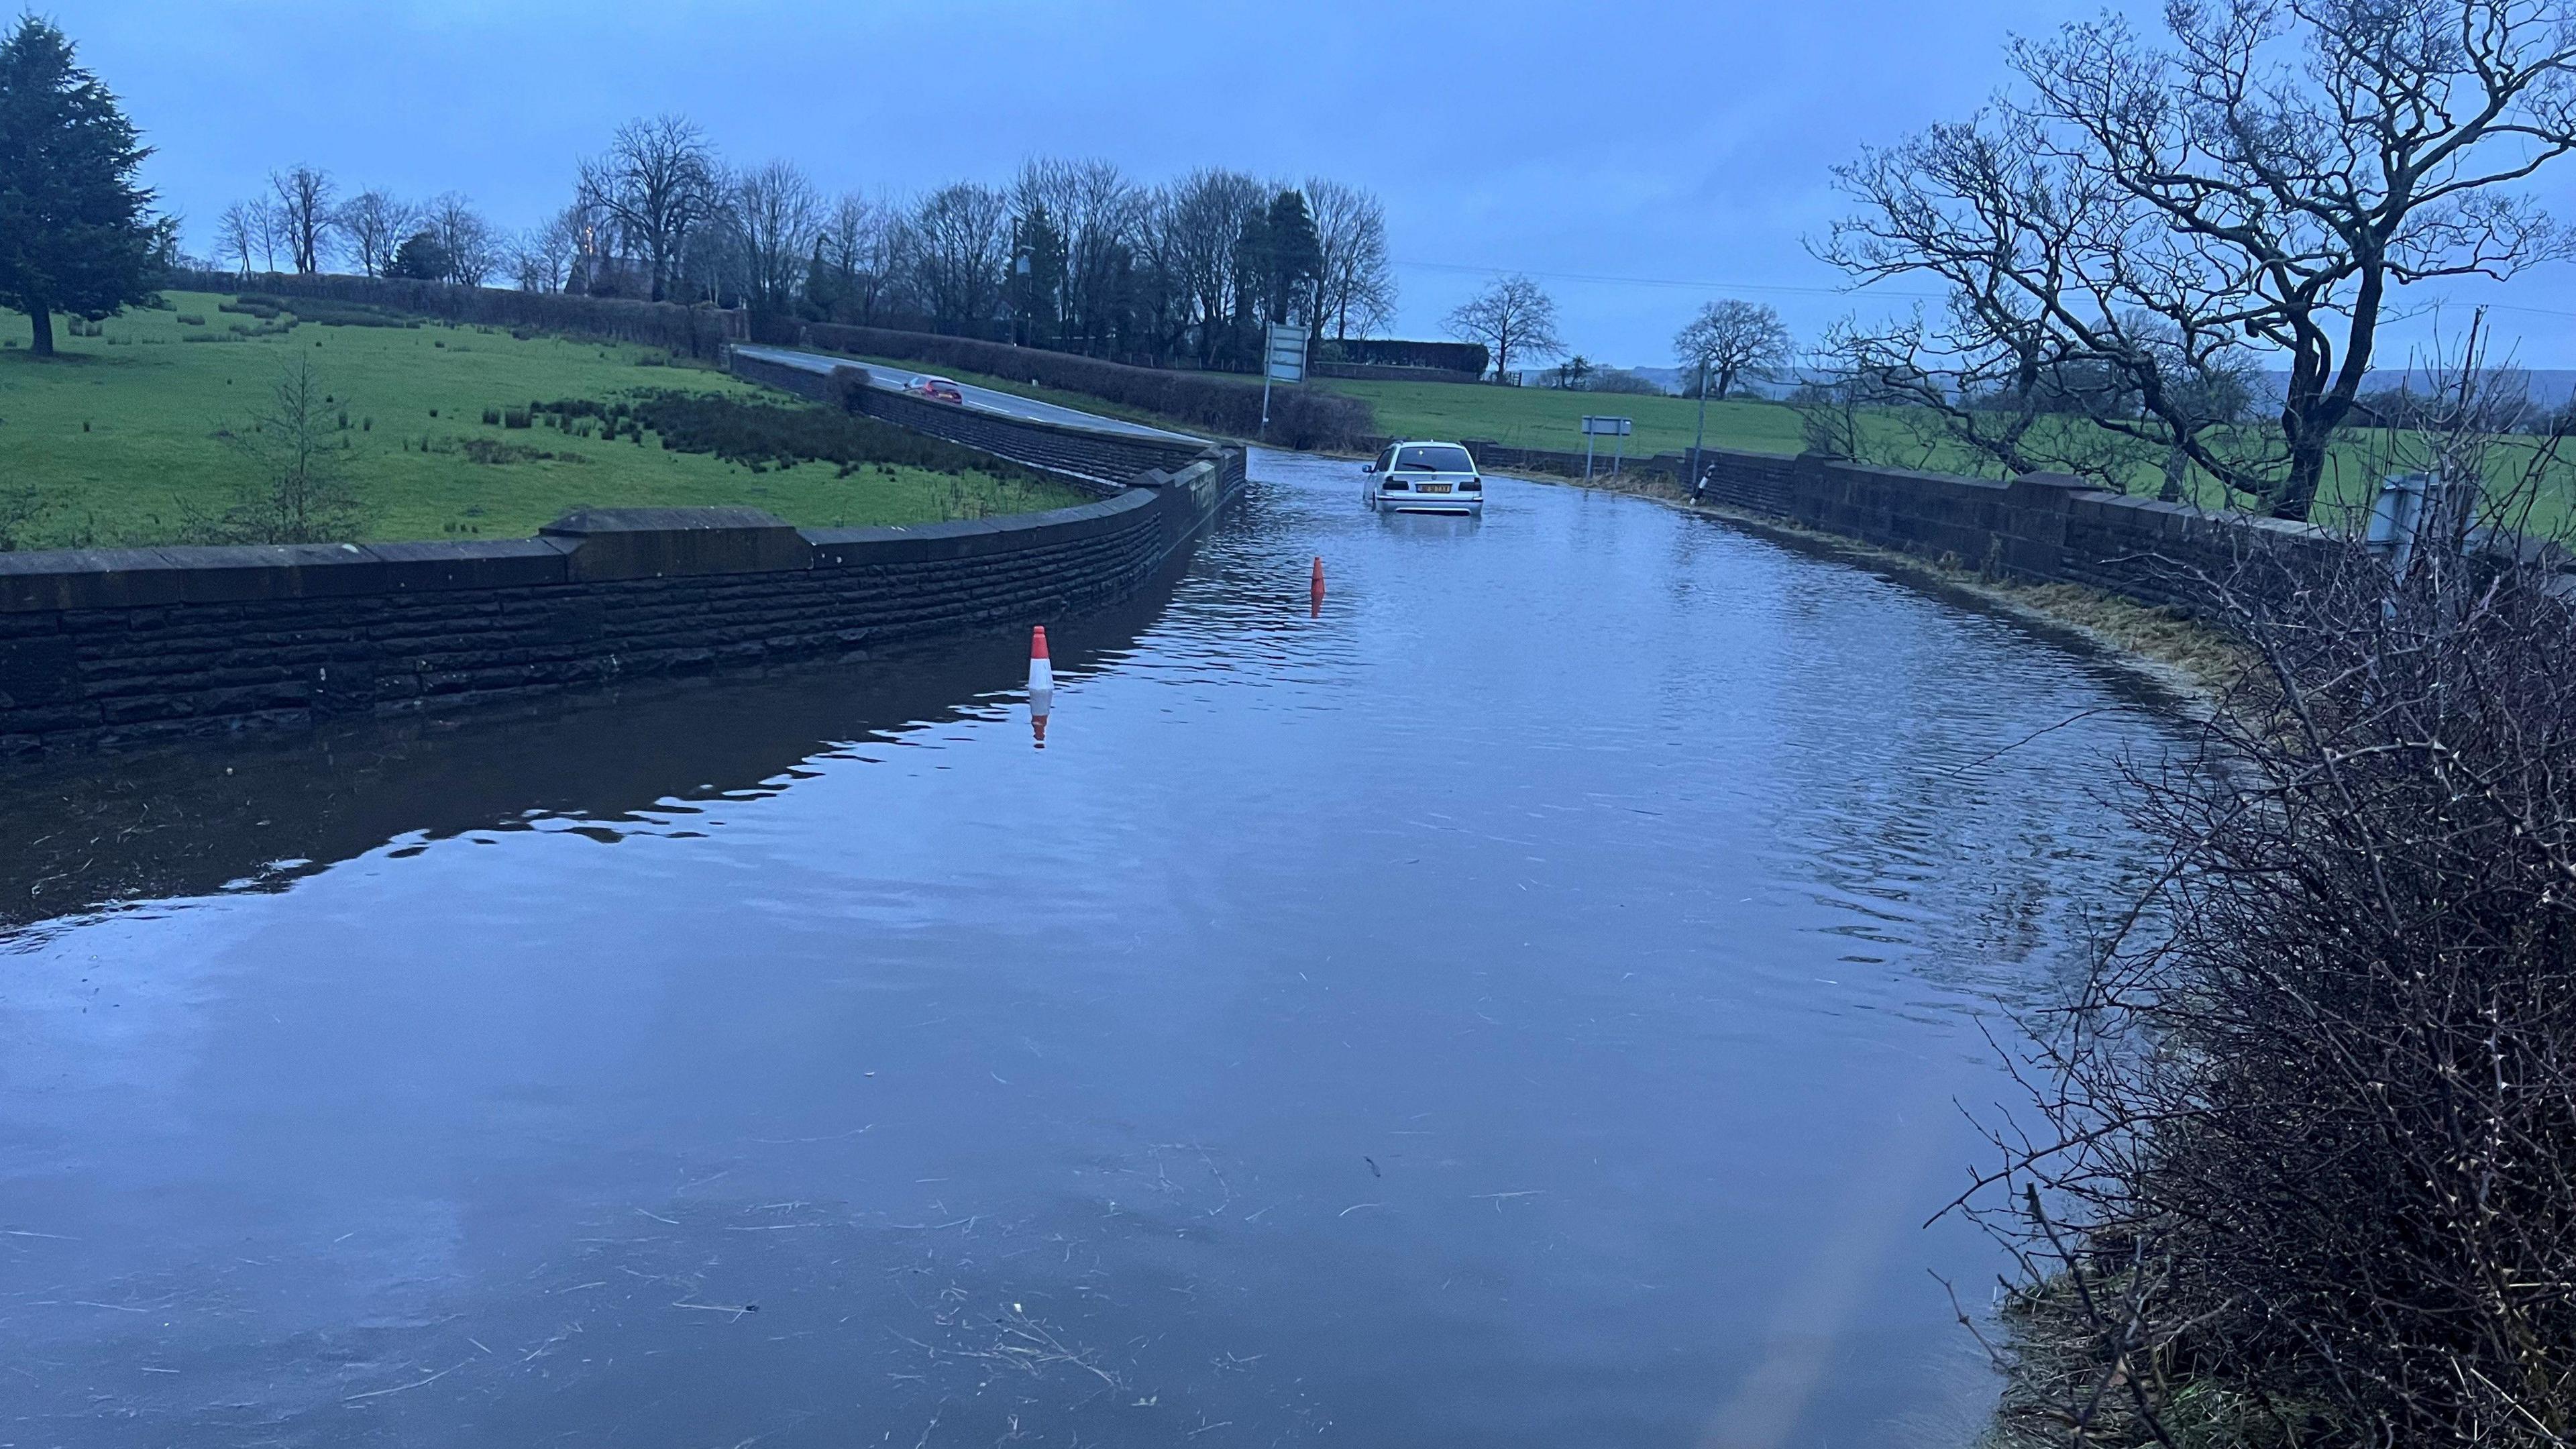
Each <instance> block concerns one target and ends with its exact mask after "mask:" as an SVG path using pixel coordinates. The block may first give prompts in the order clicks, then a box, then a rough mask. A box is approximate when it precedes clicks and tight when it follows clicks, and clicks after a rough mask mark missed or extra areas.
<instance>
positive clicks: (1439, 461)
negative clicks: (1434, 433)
mask: <svg viewBox="0 0 2576 1449" xmlns="http://www.w3.org/2000/svg"><path fill="white" fill-rule="evenodd" d="M1395 466H1396V467H1397V468H1398V469H1400V470H1404V471H1419V472H1424V473H1473V472H1475V471H1476V460H1475V459H1473V458H1470V457H1468V456H1467V450H1466V449H1464V448H1451V447H1429V446H1422V447H1412V448H1398V449H1396V450H1395Z"/></svg>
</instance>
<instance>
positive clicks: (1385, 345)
mask: <svg viewBox="0 0 2576 1449" xmlns="http://www.w3.org/2000/svg"><path fill="white" fill-rule="evenodd" d="M1315 352H1316V360H1317V361H1319V362H1347V363H1351V364H1353V365H1354V366H1360V367H1433V368H1439V369H1441V370H1443V371H1446V372H1471V373H1474V374H1475V375H1476V376H1478V377H1482V376H1484V375H1485V369H1487V368H1489V367H1491V366H1493V365H1494V357H1493V354H1492V353H1490V352H1487V351H1486V350H1485V344H1483V343H1481V342H1412V341H1407V340H1406V339H1404V338H1401V337H1366V338H1362V337H1353V338H1346V339H1344V340H1342V341H1338V342H1336V341H1333V340H1332V339H1330V338H1327V339H1326V340H1324V341H1322V342H1320V343H1317V344H1316V346H1315Z"/></svg>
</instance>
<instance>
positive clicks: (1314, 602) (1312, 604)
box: [1306, 554, 1324, 619]
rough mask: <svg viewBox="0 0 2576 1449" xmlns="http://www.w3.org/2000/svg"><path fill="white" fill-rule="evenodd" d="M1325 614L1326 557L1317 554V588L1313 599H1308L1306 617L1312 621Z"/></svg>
mask: <svg viewBox="0 0 2576 1449" xmlns="http://www.w3.org/2000/svg"><path fill="white" fill-rule="evenodd" d="M1323 612H1324V556H1323V555H1322V554H1317V555H1315V587H1314V591H1313V594H1312V596H1311V597H1309V598H1308V599H1307V601H1306V617H1307V618H1310V619H1312V618H1315V617H1316V616H1318V615H1320V614H1322V613H1323Z"/></svg>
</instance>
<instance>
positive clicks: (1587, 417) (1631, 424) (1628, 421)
mask: <svg viewBox="0 0 2576 1449" xmlns="http://www.w3.org/2000/svg"><path fill="white" fill-rule="evenodd" d="M1635 427H1636V420H1635V419H1633V418H1597V417H1594V416H1592V415H1591V414H1590V413H1586V414H1584V415H1583V481H1584V482H1586V483H1589V482H1591V481H1592V440H1593V439H1594V438H1596V437H1606V438H1610V439H1612V440H1613V441H1612V442H1611V444H1610V471H1611V472H1613V473H1616V472H1618V471H1619V464H1620V461H1621V460H1622V459H1624V458H1626V457H1627V456H1628V434H1629V433H1630V432H1631V431H1632V430H1634V428H1635Z"/></svg>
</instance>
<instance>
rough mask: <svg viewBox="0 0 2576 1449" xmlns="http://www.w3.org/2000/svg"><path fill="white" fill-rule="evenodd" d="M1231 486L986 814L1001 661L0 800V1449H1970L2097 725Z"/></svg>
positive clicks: (1067, 675) (968, 652) (1826, 619)
mask: <svg viewBox="0 0 2576 1449" xmlns="http://www.w3.org/2000/svg"><path fill="white" fill-rule="evenodd" d="M1253 476H1254V478H1255V480H1256V481H1255V483H1254V486H1253V489H1252V493H1251V496H1250V497H1249V498H1248V499H1247V500H1246V502H1245V503H1244V504H1243V505H1241V506H1240V507H1239V508H1238V509H1237V510H1236V511H1235V512H1233V513H1232V514H1231V515H1230V516H1229V517H1228V518H1227V519H1226V520H1225V521H1224V522H1223V523H1222V524H1221V525H1220V526H1219V528H1218V530H1217V531H1216V533H1215V534H1214V535H1213V536H1212V537H1211V539H1210V540H1209V541H1208V543H1207V544H1206V546H1205V547H1204V548H1203V549H1202V550H1201V551H1200V553H1199V554H1198V555H1197V557H1196V558H1195V559H1194V560H1192V561H1191V562H1190V563H1189V565H1188V566H1187V567H1186V569H1185V570H1184V571H1182V572H1181V573H1180V574H1179V575H1178V576H1177V577H1176V578H1175V579H1174V580H1172V581H1171V582H1170V583H1169V585H1168V587H1166V588H1163V589H1159V590H1157V591H1156V592H1155V593H1154V594H1153V595H1152V596H1151V597H1149V598H1146V599H1142V600H1139V601H1137V602H1136V603H1134V604H1133V605H1131V606H1128V607H1125V608H1122V609H1121V610H1118V611H1115V612H1112V613H1109V614H1104V615H1101V616H1097V617H1093V618H1088V619H1073V620H1050V621H1047V622H1049V624H1050V625H1051V628H1050V630H1049V632H1050V634H1051V636H1053V638H1054V639H1055V641H1056V646H1057V647H1056V651H1055V652H1056V656H1057V665H1058V673H1057V679H1058V687H1057V691H1056V705H1055V709H1056V712H1055V716H1054V719H1053V722H1052V726H1051V728H1050V730H1049V733H1048V740H1047V744H1046V748H1045V749H1043V750H1038V749H1035V748H1033V747H1032V742H1031V740H1030V732H1029V727H1028V723H1027V720H1026V717H1025V714H1024V713H1023V712H1022V711H1020V710H1019V709H1018V708H1017V707H1016V705H1015V695H1014V694H1013V693H1012V688H1013V685H1014V683H1015V682H1016V680H1017V679H1018V677H1019V675H1020V674H1021V672H1022V669H1023V662H1022V661H1023V660H1024V657H1025V650H1024V647H1023V644H1022V641H1021V640H1020V639H1018V638H1009V639H992V640H976V641H969V642H966V643H962V644H952V645H947V646H943V647H942V648H940V649H938V650H936V651H932V652H928V653H924V654H921V655H918V656H908V657H902V658H893V659H886V660H881V661H877V662H875V663H873V664H869V665H862V666H849V667H839V666H832V667H816V668H810V669H805V670H800V671H797V672H794V673H790V674H785V675H780V676H775V677H769V678H762V679H754V680H744V681H732V682H727V683H723V684H710V685H700V686H692V687H679V688H665V689H663V690H661V691H660V692H658V693H657V692H652V691H644V692H639V693H638V694H636V695H634V696H632V697H629V698H626V699H622V700H616V701H609V702H605V703H593V704H589V705H585V706H581V707H566V708H557V709H554V710H551V711H547V712H543V713H535V714H531V715H528V716H526V717H514V718H485V719H479V720H471V721H464V722H457V723H454V724H452V725H450V724H445V723H441V722H430V723H429V724H427V725H414V726H406V727H403V728H400V729H396V728H391V727H381V726H372V725H371V726H366V727H361V728H349V729H339V730H333V731H328V732H325V733H322V734H318V735H316V736H313V737H309V738H303V739H295V740H287V741H273V742H266V743H253V744H247V745H241V746H236V747H232V748H229V749H225V750H220V751H209V752H205V753H202V754H189V755H179V756H166V757H161V758H158V759H151V760H141V761H122V762H112V763H109V764H107V765H104V766H100V767H93V768H91V769H90V770H89V771H88V772H86V773H84V774H82V775H80V776H78V777H76V778H75V777H70V776H61V775H50V774H40V775H22V776H19V777H17V778H15V779H13V780H11V781H9V782H8V783H9V784H10V785H11V787H12V791H13V793H12V797H11V799H10V801H9V802H8V804H7V805H6V806H5V807H0V827H5V831H6V834H5V836H0V839H5V840H6V842H7V848H6V850H5V851H0V922H5V923H6V924H5V925H0V1445H7V1446H21V1449H36V1446H54V1445H67V1446H68V1445H77V1446H91V1445H103V1446H162V1445H175V1444H189V1445H270V1444H279V1445H297V1446H305V1445H314V1446H319V1445H350V1444H403V1445H413V1444H417V1445H437V1446H494V1449H501V1446H508V1449H522V1446H529V1445H538V1444H545V1445H599V1446H619V1449H632V1446H645V1449H660V1446H669V1449H736V1446H746V1445H751V1444H759V1445H763V1446H773V1449H787V1446H800V1445H816V1446H827V1445H828V1446H867V1445H879V1444H890V1445H895V1446H898V1449H922V1446H940V1445H960V1446H963V1445H973V1446H978V1449H981V1446H990V1445H996V1444H1013V1443H1017V1444H1025V1445H1058V1446H1071V1445H1075V1444H1097V1445H1103V1446H1162V1445H1169V1446H1189V1449H1219V1446H1241V1445H1271V1444H1290V1443H1305V1442H1310V1441H1312V1442H1330V1443H1343V1444H1358V1445H1383V1446H1471V1445H1472V1446H1479V1449H1491V1446H1519V1445H1528V1446H1539V1445H1547V1446H1562V1445H1578V1444H1579V1445H1587V1446H1592V1445H1607V1446H1628V1445H1639V1446H1644V1445H1656V1446H1665V1445H1669V1446H1700V1445H1712V1446H1728V1449H1737V1446H1767V1445H1792V1444H1794V1445H1858V1444H1898V1443H1927V1444H1952V1445H1957V1444H1964V1443H1965V1442H1966V1440H1967V1439H1968V1437H1969V1436H1970V1435H1971V1434H1972V1433H1973V1432H1974V1429H1975V1427H1976V1424H1977V1422H1978V1419H1979V1416H1980V1415H1981V1414H1982V1413H1983V1412H1984V1411H1985V1409H1986V1407H1987V1406H1988V1404H1989V1403H1990V1402H1991V1397H1992V1393H1993V1385H1992V1380H1991V1378H1990V1377H1989V1376H1988V1374H1987V1373H1986V1371H1985V1369H1984V1367H1983V1360H1982V1358H1981V1357H1980V1355H1979V1353H1978V1350H1977V1349H1976V1347H1975V1344H1974V1342H1973V1340H1971V1339H1970V1338H1969V1336H1968V1334H1967V1333H1966V1332H1965V1331H1964V1330H1963V1329H1961V1328H1960V1327H1959V1326H1958V1324H1957V1323H1956V1322H1955V1321H1954V1320H1953V1317H1952V1309H1951V1300H1950V1297H1949V1295H1948V1293H1947V1292H1945V1290H1944V1288H1943V1286H1942V1283H1941V1281H1939V1280H1940V1279H1942V1278H1946V1279H1948V1280H1949V1281H1951V1282H1952V1283H1953V1284H1955V1285H1956V1287H1957V1289H1958V1294H1959V1299H1960V1301H1961V1302H1963V1303H1966V1304H1968V1305H1969V1306H1970V1307H1971V1308H1972V1309H1976V1308H1981V1307H1982V1306H1983V1305H1985V1304H1986V1303H1987V1301H1988V1297H1989V1293H1988V1287H1989V1285H1990V1284H1991V1282H1992V1280H1993V1275H1994V1273H1995V1271H1996V1270H1997V1268H1998V1267H1999V1266H2000V1263H1999V1260H1998V1258H1997V1256H1996V1254H1995V1252H1994V1250H1993V1249H1992V1248H1991V1247H1990V1245H1988V1244H1987V1243H1986V1242H1985V1241H1984V1240H1983V1239H1981V1238H1980V1237H1979V1236H1978V1235H1977V1234H1976V1233H1975V1232H1974V1231H1973V1230H1972V1229H1970V1228H1967V1227H1965V1226H1963V1225H1961V1224H1960V1223H1958V1222H1956V1221H1955V1220H1943V1221H1939V1222H1935V1223H1933V1224H1931V1225H1930V1226H1926V1225H1925V1224H1926V1219H1928V1218H1931V1217H1933V1215H1934V1214H1935V1213H1936V1212H1937V1211H1938V1210H1939V1209H1940V1208H1941V1206H1942V1205H1943V1204H1944V1203H1945V1202H1946V1201H1948V1200H1949V1199H1950V1198H1951V1196H1952V1195H1953V1194H1954V1193H1955V1192H1956V1191H1957V1190H1958V1189H1959V1187H1960V1186H1961V1185H1962V1183H1963V1181H1964V1175H1965V1172H1966V1170H1967V1168H1968V1166H1969V1165H1970V1164H1971V1163H1972V1162H1975V1161H1979V1160H1982V1159H1983V1157H1984V1154H1982V1153H1981V1152H1980V1151H1979V1141H1978V1138H1977V1136H1976V1134H1975V1132H1974V1131H1973V1130H1972V1128H1971V1126H1970V1124H1969V1123H1968V1122H1967V1120H1966V1119H1965V1117H1964V1115H1963V1107H1964V1108H1973V1109H1980V1110H1987V1111H1991V1110H1994V1109H1993V1107H1992V1104H1996V1103H2009V1102H2010V1101H2011V1100H2012V1098H2013V1096H2014V1091H2013V1088H2012V1087H2011V1085H2010V1084H2009V1082H2007V1081H2006V1080H2005V1079H2004V1078H2003V1076H2002V1075H2001V1070H2000V1067H1999V1064H1998V1063H1997V1062H1996V1060H1995V1059H1994V1056H1993V1053H1992V1050H1991V1048H1990V1047H1989V1046H1988V1045H1987V1042H1986V1039H1985V1036H1984V1034H1983V1033H1984V1031H1985V1029H1987V1028H1994V1029H1997V1030H1998V1031H1999V1032H2000V1033H2002V1034H2004V1035H2007V1036H2008V1034H2009V1030H2010V1028H2009V1025H2008V1023H2007V1020H2006V1018H2007V1015H2008V1013H2010V1012H2011V1011H2013V1010H2014V1009H2015V1008H2016V1007H2017V1006H2020V1005H2026V1004H2029V1003H2031V1002H2033V1001H2035V1000H2037V999H2039V998H2040V997H2041V996H2042V994H2044V993H2045V991H2046V990H2047V988H2048V985H2049V983H2050V982H2051V981H2052V980H2056V979H2062V977H2063V975H2064V973H2065V972H2066V971H2067V970H2068V969H2069V962H2070V960H2071V959H2072V958H2073V957H2074V955H2075V954H2076V953H2077V952H2078V951H2079V949H2080V940H2081V937H2082V933H2083V930H2084V923H2085V921H2086V920H2087V919H2088V914H2089V913H2090V912H2093V911H2096V910H2098V909H2099V908H2100V907H2101V906H2102V905H2103V904H2104V903H2105V902H2106V901H2109V900H2111V899H2112V898H2114V897H2115V896H2116V894H2117V892H2118V890H2119V888H2120V882H2121V881H2122V879H2123V878H2124V877H2126V876H2127V875H2128V873H2129V872H2130V871H2131V870H2132V868H2133V864H2132V858H2133V855H2134V852H2135V845H2134V842H2132V841H2131V840H2130V838H2129V837H2128V836H2127V835H2126V834H2125V833H2124V830H2123V828H2122V827H2121V825H2120V824H2119V823H2118V820H2117V817H2116V815H2115V814H2114V813H2113V812H2111V811H2110V810H2109V809H2107V808H2106V807H2105V805H2104V804H2103V803H2102V800H2101V795H2102V793H2103V791H2104V789H2105V787H2106V785H2107V782H2108V780H2109V778H2110V775H2109V772H2108V770H2107V768H2106V761H2107V760H2108V759H2109V757H2110V756H2111V755H2113V754H2114V753H2115V752H2117V751H2120V750H2122V749H2133V750H2147V751H2152V750H2154V749H2156V748H2158V747H2159V746H2160V744H2161V743H2162V742H2163V741H2164V740H2165V739H2166V738H2167V737H2168V736H2167V734H2166V731H2167V730H2168V728H2169V726H2167V725H2166V724H2165V723H2164V722H2163V721H2162V717H2161V716H2160V715H2159V713H2158V712H2157V710H2156V708H2155V706H2154V703H2153V701H2152V700H2150V699H2147V698H2145V697H2143V696H2142V695H2141V694H2140V693H2139V692H2138V691H2137V690H2136V689H2135V688H2134V687H2133V686H2131V685H2129V684H2127V683H2124V682H2123V680H2122V678H2121V676H2119V675H2118V674H2117V673H2115V672H2113V671H2111V670H2109V669H2107V668H2106V667H2104V666H2102V665H2100V664H2098V663H2096V662H2093V661H2089V660H2087V659H2086V658H2084V657H2083V656H2081V655H2079V654H2077V653H2074V652H2071V651H2070V650H2068V649H2067V648H2065V647H2063V646H2062V645H2061V644H2059V643H2056V642H2052V641H2050V640H2048V639H2044V638H2040V637H2036V636H2034V635H2033V634H2032V633H2030V632H2029V631H2027V630H2026V629H2024V628H2023V627H2021V626H2019V625H2016V624H2013V623H2011V622H2008V621H2005V620H2001V619H1997V618H1994V617H1991V616H1988V615H1986V614H1983V613H1980V612H1977V611H1975V610H1973V609H1970V608H1965V607H1962V606H1960V605H1958V604H1956V603H1954V602H1947V601H1943V600H1940V599H1936V598H1933V597H1930V596H1928V595H1926V594H1924V593H1922V592H1919V591H1917V590H1915V589H1913V588H1911V587H1909V586H1907V585H1904V584H1901V583H1897V582H1893V581H1890V580H1888V579H1884V578H1880V577H1877V576H1875V575H1873V574H1872V573H1870V572H1868V571H1866V570H1864V569H1859V568H1855V567H1852V566H1850V565H1848V564H1844V563H1839V562H1834V561H1830V560H1824V559H1819V558H1813V557H1808V556H1805V555H1802V554H1800V553H1798V552H1795V551H1792V550H1789V549H1785V548H1783V547H1780V546H1778V545H1775V544H1772V543H1769V542H1764V541H1761V540H1758V539H1754V538H1751V537H1747V536H1745V535H1742V534H1740V533H1736V532H1733V531H1731V530H1729V529H1727V528H1725V527H1723V526H1721V525H1718V524H1714V523H1711V522H1708V521H1706V520H1700V519H1694V518H1689V517H1685V516H1682V515H1679V514H1676V513H1674V512H1672V511H1669V510H1666V509H1663V508H1659V507H1656V506H1654V505H1651V504H1647V503H1643V502H1640V501H1637V500H1633V499H1626V498H1620V497H1615V496H1610V495H1606V494H1594V493H1587V492H1583V491H1580V490H1576V489H1571V488H1560V487H1551V486H1546V485H1540V484H1534V483H1532V484H1525V483H1512V482H1498V483H1497V485H1496V487H1495V490H1494V496H1493V501H1492V503H1491V505H1490V511H1489V512H1488V513H1487V515H1486V516H1485V518H1484V519H1482V520H1481V521H1479V522H1464V521H1448V520H1437V519H1414V518H1380V517H1377V516H1375V515H1372V514H1370V513H1368V512H1366V511H1365V510H1363V509H1362V508H1361V507H1360V506H1359V504H1358V502H1357V491H1358V477H1359V475H1358V473H1357V471H1356V468H1355V466H1353V465H1348V464H1341V463H1332V462H1326V461H1322V460H1315V459H1307V458H1299V457H1294V456H1285V455H1270V454H1263V455H1257V456H1256V458H1255V461H1254V467H1253ZM1318 555H1320V556H1322V557H1323V559H1324V560H1325V567H1326V569H1327V571H1328V575H1329V578H1328V588H1329V593H1328V596H1327V598H1326V599H1325V602H1324V605H1323V608H1322V611H1321V613H1320V616H1316V617H1310V616H1309V610H1308V593H1307V585H1308V569H1309V562H1310V560H1311V559H1312V558H1314V557H1315V556H1318ZM2053 726H2062V727H2059V728H2052V727H2053ZM2034 735H2035V736H2036V737H2035V738H2030V737H2031V736H2034ZM1999 751H2000V752H2001V753H2000V754H1998V753H1997V752H1999Z"/></svg>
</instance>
